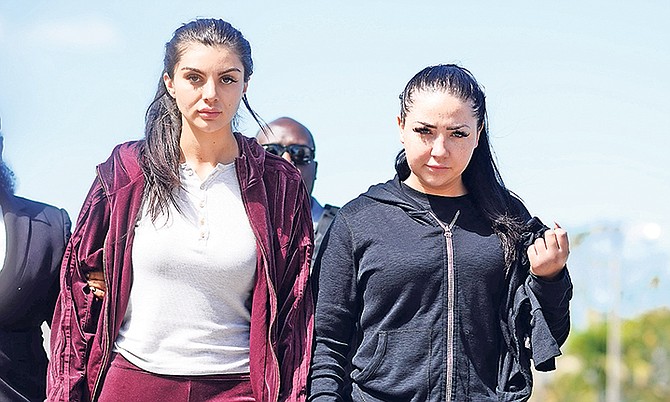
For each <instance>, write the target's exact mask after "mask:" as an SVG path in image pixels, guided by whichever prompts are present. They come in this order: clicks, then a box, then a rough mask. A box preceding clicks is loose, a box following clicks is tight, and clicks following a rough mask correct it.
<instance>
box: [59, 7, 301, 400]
mask: <svg viewBox="0 0 670 402" xmlns="http://www.w3.org/2000/svg"><path fill="white" fill-rule="evenodd" d="M252 72H253V64H252V59H251V48H250V46H249V43H248V42H247V40H246V39H245V38H244V37H243V36H242V34H241V33H240V32H239V31H238V30H237V29H235V28H234V27H232V26H231V25H230V24H229V23H227V22H225V21H222V20H217V19H198V20H194V21H192V22H189V23H187V24H185V25H183V26H182V27H180V28H179V29H177V30H176V31H175V32H174V35H173V37H172V39H171V40H170V41H169V42H168V43H167V44H166V46H165V59H164V71H163V74H162V76H161V79H160V82H159V85H158V91H157V93H156V96H155V99H154V101H153V103H152V104H151V106H150V107H149V110H148V112H147V115H146V132H145V139H144V140H141V141H135V142H129V143H125V144H121V145H119V146H117V147H116V148H115V149H114V151H113V153H112V155H111V157H110V158H109V159H108V160H107V161H106V162H104V163H102V164H101V165H99V166H98V167H97V177H96V179H95V181H94V183H93V186H92V187H91V190H90V192H89V194H88V196H87V198H86V201H85V202H84V206H83V208H82V210H81V213H80V216H79V220H78V224H77V228H76V230H75V231H74V233H73V236H72V238H71V240H70V242H69V244H68V247H67V251H66V255H65V258H64V262H63V267H62V274H61V285H62V291H61V294H60V297H59V299H58V304H57V307H56V313H55V316H54V328H53V331H52V338H51V347H52V360H51V364H50V370H49V376H48V383H49V389H48V400H50V401H61V400H64V401H79V400H99V401H122V400H123V401H156V400H169V401H253V400H256V401H279V400H282V401H300V400H304V398H305V396H306V389H305V387H306V381H307V373H308V364H309V359H310V352H311V339H312V338H311V337H312V315H313V304H312V296H311V295H312V292H311V290H310V286H309V282H308V275H309V265H310V253H311V249H312V227H311V217H310V210H309V197H308V194H307V192H306V190H305V187H304V184H303V183H302V180H301V177H300V174H299V172H298V171H297V170H296V169H295V168H294V167H293V166H292V165H291V164H290V163H289V162H286V161H285V160H283V159H282V158H280V157H276V156H273V155H270V154H268V153H266V152H265V151H264V150H263V148H262V147H261V146H260V145H259V144H258V143H257V142H256V140H255V139H251V138H246V137H243V136H242V135H241V134H239V133H237V132H235V118H236V115H237V113H238V108H239V105H240V104H241V103H243V104H244V105H245V107H246V108H247V109H248V111H249V113H251V115H252V116H253V117H254V118H255V119H256V120H257V121H258V118H257V117H256V114H255V113H254V111H253V110H252V109H251V107H250V106H249V103H248V101H247V97H246V90H247V87H248V84H249V79H250V77H251V74H252ZM96 275H97V276H96Z"/></svg>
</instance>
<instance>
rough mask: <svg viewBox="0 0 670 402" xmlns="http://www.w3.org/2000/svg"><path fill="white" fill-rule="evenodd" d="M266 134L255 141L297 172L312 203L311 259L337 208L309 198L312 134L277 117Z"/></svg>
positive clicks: (313, 174) (313, 171)
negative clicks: (312, 238) (312, 239)
mask: <svg viewBox="0 0 670 402" xmlns="http://www.w3.org/2000/svg"><path fill="white" fill-rule="evenodd" d="M268 127H269V130H268V132H267V133H264V132H263V130H260V131H258V134H256V139H257V140H258V142H259V143H260V144H261V145H263V148H265V150H266V151H268V152H270V153H272V154H275V155H279V156H281V157H282V158H284V159H286V160H287V161H290V162H291V163H293V165H294V166H295V167H296V168H297V169H298V170H299V171H300V174H301V175H302V180H303V181H304V182H305V187H307V192H308V193H309V195H310V197H311V202H312V206H311V207H312V222H313V224H314V256H315V257H316V255H317V254H318V252H319V247H320V246H321V240H323V236H324V235H325V234H326V232H327V231H328V228H329V227H330V223H331V222H332V220H333V218H334V217H335V214H336V213H337V211H338V210H339V208H338V207H335V206H332V205H330V204H326V205H325V206H321V204H319V202H318V201H317V200H316V198H314V197H312V190H313V188H314V181H315V180H316V170H317V166H318V163H317V162H316V160H315V159H314V157H315V150H316V146H315V144H314V137H312V133H311V132H310V131H309V130H308V129H307V127H305V126H304V125H302V124H301V123H299V122H298V121H296V120H294V119H292V118H290V117H280V118H278V119H276V120H273V121H271V122H270V123H269V124H268Z"/></svg>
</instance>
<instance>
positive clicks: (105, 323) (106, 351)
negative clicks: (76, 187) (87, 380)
mask: <svg viewBox="0 0 670 402" xmlns="http://www.w3.org/2000/svg"><path fill="white" fill-rule="evenodd" d="M96 173H97V175H98V180H100V185H101V186H102V188H103V190H104V192H105V194H109V189H108V188H106V187H105V182H104V180H102V176H101V175H100V171H99V169H98V168H96ZM106 251H107V236H105V241H104V242H103V243H102V274H103V277H104V279H105V283H107V284H108V286H107V294H105V299H106V300H103V301H102V303H103V308H102V311H101V314H102V327H103V331H102V344H103V346H102V347H103V349H102V364H101V365H100V370H98V376H97V378H96V379H95V384H94V385H93V391H92V392H91V399H92V400H95V399H96V398H97V394H98V391H99V390H100V384H101V383H102V378H103V373H104V372H105V371H106V367H107V364H109V359H110V357H111V353H110V348H111V345H110V338H111V337H110V334H109V314H108V310H109V309H108V308H104V307H105V306H104V303H105V302H107V300H109V299H108V298H109V297H111V296H110V295H111V292H109V283H110V279H109V269H107V268H108V267H107V253H106ZM108 305H109V308H111V307H112V305H111V302H108Z"/></svg>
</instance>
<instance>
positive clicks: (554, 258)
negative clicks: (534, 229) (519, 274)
mask: <svg viewBox="0 0 670 402" xmlns="http://www.w3.org/2000/svg"><path fill="white" fill-rule="evenodd" d="M554 224H555V225H556V227H554V229H549V230H547V231H546V232H544V237H540V238H538V239H537V240H535V242H534V243H533V244H532V245H531V246H530V247H528V250H527V253H528V260H529V261H530V272H531V273H532V274H533V275H535V276H537V277H540V278H542V279H547V280H551V279H553V278H555V277H556V276H557V275H558V274H559V273H560V272H561V270H562V269H563V267H565V263H566V262H567V261H568V254H570V245H569V244H568V232H566V231H565V230H563V229H562V228H561V227H560V226H559V225H558V223H555V222H554Z"/></svg>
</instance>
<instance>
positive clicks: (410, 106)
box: [309, 65, 572, 401]
mask: <svg viewBox="0 0 670 402" xmlns="http://www.w3.org/2000/svg"><path fill="white" fill-rule="evenodd" d="M397 120H398V127H399V129H400V139H401V142H402V144H403V148H404V149H403V151H402V152H401V153H400V154H399V155H398V157H397V160H396V170H397V172H398V175H397V176H396V177H395V178H394V179H392V180H390V181H388V182H386V183H383V184H378V185H375V186H372V187H371V188H370V189H369V190H368V191H367V192H366V193H364V194H362V195H361V196H359V197H358V198H356V199H355V200H353V201H351V202H350V203H348V204H347V205H345V206H344V207H343V208H342V209H341V210H340V211H339V214H338V215H337V217H336V218H335V220H334V222H333V224H332V227H331V230H330V232H329V234H328V235H327V237H326V239H325V240H324V242H323V244H322V248H321V250H322V251H321V252H320V253H319V255H318V256H317V260H316V265H315V267H314V272H315V281H316V282H315V283H316V286H317V287H318V288H317V293H316V294H317V302H316V316H315V339H316V341H315V343H316V347H315V352H314V358H313V362H312V372H311V376H310V379H311V388H310V398H309V399H310V400H314V401H317V400H324V401H326V400H328V401H331V400H344V401H346V400H354V401H444V400H447V401H471V400H472V401H488V400H490V401H517V400H525V399H527V398H528V397H529V396H530V391H531V386H532V378H531V368H530V360H531V357H532V359H533V362H534V364H535V367H536V368H537V369H539V370H549V369H552V368H553V365H554V357H556V356H558V355H559V354H560V350H559V346H560V345H561V344H562V343H563V342H564V341H565V339H566V337H567V334H568V331H569V325H570V318H569V310H568V308H569V305H568V302H569V300H570V298H571V289H572V285H571V282H570V278H569V276H568V272H567V268H566V267H565V266H566V261H567V257H568V252H569V246H568V237H567V233H566V232H565V230H563V229H561V228H560V227H558V226H557V227H555V228H554V229H549V228H547V227H545V226H544V225H542V224H541V223H540V221H539V220H538V219H537V218H532V219H531V216H530V214H529V213H528V212H527V210H526V209H525V207H524V206H523V205H522V203H521V202H520V201H519V199H518V198H516V197H515V196H514V195H513V194H512V193H511V192H510V191H509V190H508V189H507V188H506V187H505V185H504V184H503V181H502V178H501V176H500V174H499V172H498V169H497V168H496V165H495V162H494V160H493V157H492V152H491V146H490V144H489V139H488V122H487V115H486V101H485V96H484V92H483V91H482V89H481V87H480V86H479V84H478V83H477V81H476V80H475V78H474V77H473V76H472V74H471V73H470V72H469V71H468V70H466V69H464V68H462V67H459V66H456V65H437V66H432V67H428V68H425V69H424V70H422V71H420V72H419V73H418V74H416V75H415V76H414V77H413V78H412V79H411V80H410V81H409V82H408V83H407V86H406V87H405V90H404V91H403V93H402V94H401V95H400V115H399V116H398V118H397ZM526 341H528V342H529V345H530V348H528V347H527V345H526Z"/></svg>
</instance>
